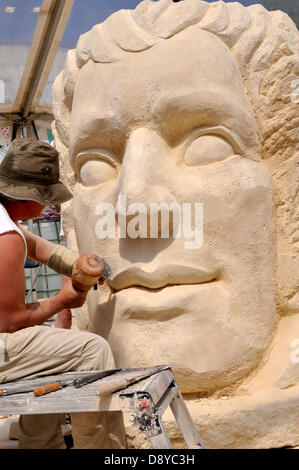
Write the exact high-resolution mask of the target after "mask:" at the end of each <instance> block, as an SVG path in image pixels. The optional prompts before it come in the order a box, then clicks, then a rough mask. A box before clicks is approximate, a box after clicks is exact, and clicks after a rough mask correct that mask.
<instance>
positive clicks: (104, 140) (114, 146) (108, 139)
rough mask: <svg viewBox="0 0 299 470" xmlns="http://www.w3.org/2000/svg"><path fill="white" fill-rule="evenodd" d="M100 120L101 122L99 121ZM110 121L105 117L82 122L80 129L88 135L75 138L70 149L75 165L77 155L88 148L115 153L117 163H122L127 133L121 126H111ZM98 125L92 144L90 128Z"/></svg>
mask: <svg viewBox="0 0 299 470" xmlns="http://www.w3.org/2000/svg"><path fill="white" fill-rule="evenodd" d="M99 121H100V123H99ZM109 121H110V120H107V121H105V120H104V119H99V118H95V119H91V120H89V121H88V122H86V123H82V126H81V128H80V131H82V135H86V137H82V138H81V137H78V138H75V139H74V140H75V143H74V146H73V147H72V148H71V149H70V155H71V161H72V165H73V166H74V164H75V161H76V158H77V156H78V155H79V153H80V152H82V151H88V149H90V148H92V149H95V148H97V149H103V151H105V150H106V151H108V152H109V153H112V154H113V158H114V159H115V161H116V163H120V162H121V159H122V155H123V153H124V149H125V142H126V133H125V132H124V130H122V129H120V128H115V127H113V126H111V127H109ZM93 126H96V127H97V129H98V131H97V132H96V133H94V137H93V142H92V145H91V143H90V129H91V128H92V127H93Z"/></svg>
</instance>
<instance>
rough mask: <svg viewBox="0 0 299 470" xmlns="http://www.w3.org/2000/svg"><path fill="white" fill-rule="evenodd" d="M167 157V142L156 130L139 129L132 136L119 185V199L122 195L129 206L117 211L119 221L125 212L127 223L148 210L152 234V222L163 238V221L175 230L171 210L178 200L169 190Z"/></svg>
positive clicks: (148, 226) (148, 221)
mask: <svg viewBox="0 0 299 470" xmlns="http://www.w3.org/2000/svg"><path fill="white" fill-rule="evenodd" d="M167 155H168V147H167V144H166V142H165V141H164V139H163V138H162V137H161V136H159V135H158V134H157V133H156V132H155V131H154V130H153V129H148V128H139V129H136V130H134V131H133V132H132V133H131V135H130V138H129V140H128V143H127V147H126V152H125V155H124V159H123V164H122V169H121V173H120V176H119V183H118V196H120V195H121V197H122V201H123V203H124V202H125V203H126V207H125V206H124V204H123V205H122V210H121V211H119V210H116V221H117V222H118V221H119V217H124V215H125V214H124V211H125V210H126V223H127V224H128V223H129V222H130V221H131V220H132V219H133V218H134V217H135V216H136V213H139V212H141V211H143V210H145V213H146V218H147V233H148V234H150V230H151V220H152V221H153V220H154V229H153V230H154V232H155V235H156V236H160V235H161V221H162V222H163V221H164V228H165V224H166V225H168V226H169V228H170V230H172V226H173V216H172V212H171V211H170V213H169V208H170V207H173V206H172V205H174V204H176V201H175V198H174V197H173V195H172V194H171V193H170V191H169V190H168V188H167V180H168V179H169V177H168V175H167V174H165V173H167V164H166V161H167ZM117 209H119V207H118V208H117ZM128 212H132V213H128ZM168 213H169V216H168ZM167 221H168V222H167ZM166 232H167V230H166Z"/></svg>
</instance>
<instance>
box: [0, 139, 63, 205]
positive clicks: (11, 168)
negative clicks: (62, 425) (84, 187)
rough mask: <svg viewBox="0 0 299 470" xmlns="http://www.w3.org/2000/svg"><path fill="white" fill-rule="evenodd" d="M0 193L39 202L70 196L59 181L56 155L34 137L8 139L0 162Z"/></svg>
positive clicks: (43, 202)
mask: <svg viewBox="0 0 299 470" xmlns="http://www.w3.org/2000/svg"><path fill="white" fill-rule="evenodd" d="M0 193H1V194H3V195H4V196H6V197H9V198H12V199H19V200H27V201H35V202H39V203H40V204H43V205H47V204H61V203H63V202H66V201H68V200H69V199H71V198H72V194H71V193H70V191H69V190H68V189H67V188H66V186H64V184H63V183H61V181H59V155H58V152H57V150H56V149H55V148H54V147H52V145H50V144H47V143H45V142H42V141H40V140H37V139H28V138H17V139H15V140H13V141H12V143H11V144H10V146H9V148H8V151H7V153H6V155H5V157H4V159H3V161H2V162H1V164H0Z"/></svg>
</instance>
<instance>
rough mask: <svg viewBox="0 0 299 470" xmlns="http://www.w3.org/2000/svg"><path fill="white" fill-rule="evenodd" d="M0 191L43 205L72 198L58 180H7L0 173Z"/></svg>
mask: <svg viewBox="0 0 299 470" xmlns="http://www.w3.org/2000/svg"><path fill="white" fill-rule="evenodd" d="M0 193H1V194H3V195H4V196H6V197H10V198H12V199H18V200H20V201H34V202H38V203H40V204H43V205H45V206H46V205H48V204H62V203H64V202H67V201H69V200H70V199H72V197H73V195H72V193H71V192H70V191H69V190H68V189H67V188H66V186H64V184H63V183H61V182H59V183H56V184H50V185H40V184H34V183H27V182H26V183H23V182H20V181H11V180H10V181H8V180H7V178H5V177H3V176H2V175H0Z"/></svg>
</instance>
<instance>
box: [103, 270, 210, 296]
mask: <svg viewBox="0 0 299 470" xmlns="http://www.w3.org/2000/svg"><path fill="white" fill-rule="evenodd" d="M217 277H218V276H217V273H215V272H213V273H211V272H208V271H204V270H202V269H197V268H192V267H187V266H180V265H174V264H167V265H164V266H160V267H159V268H157V269H154V270H152V271H149V270H145V269H144V268H139V267H137V266H132V267H130V268H128V269H125V270H124V271H121V272H120V273H118V274H116V275H115V276H114V277H113V278H112V279H110V280H109V285H110V287H111V288H112V290H114V291H120V290H122V289H128V288H129V287H143V288H146V289H149V290H156V289H162V288H164V287H167V286H174V285H183V284H203V283H207V282H212V281H216V280H217Z"/></svg>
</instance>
